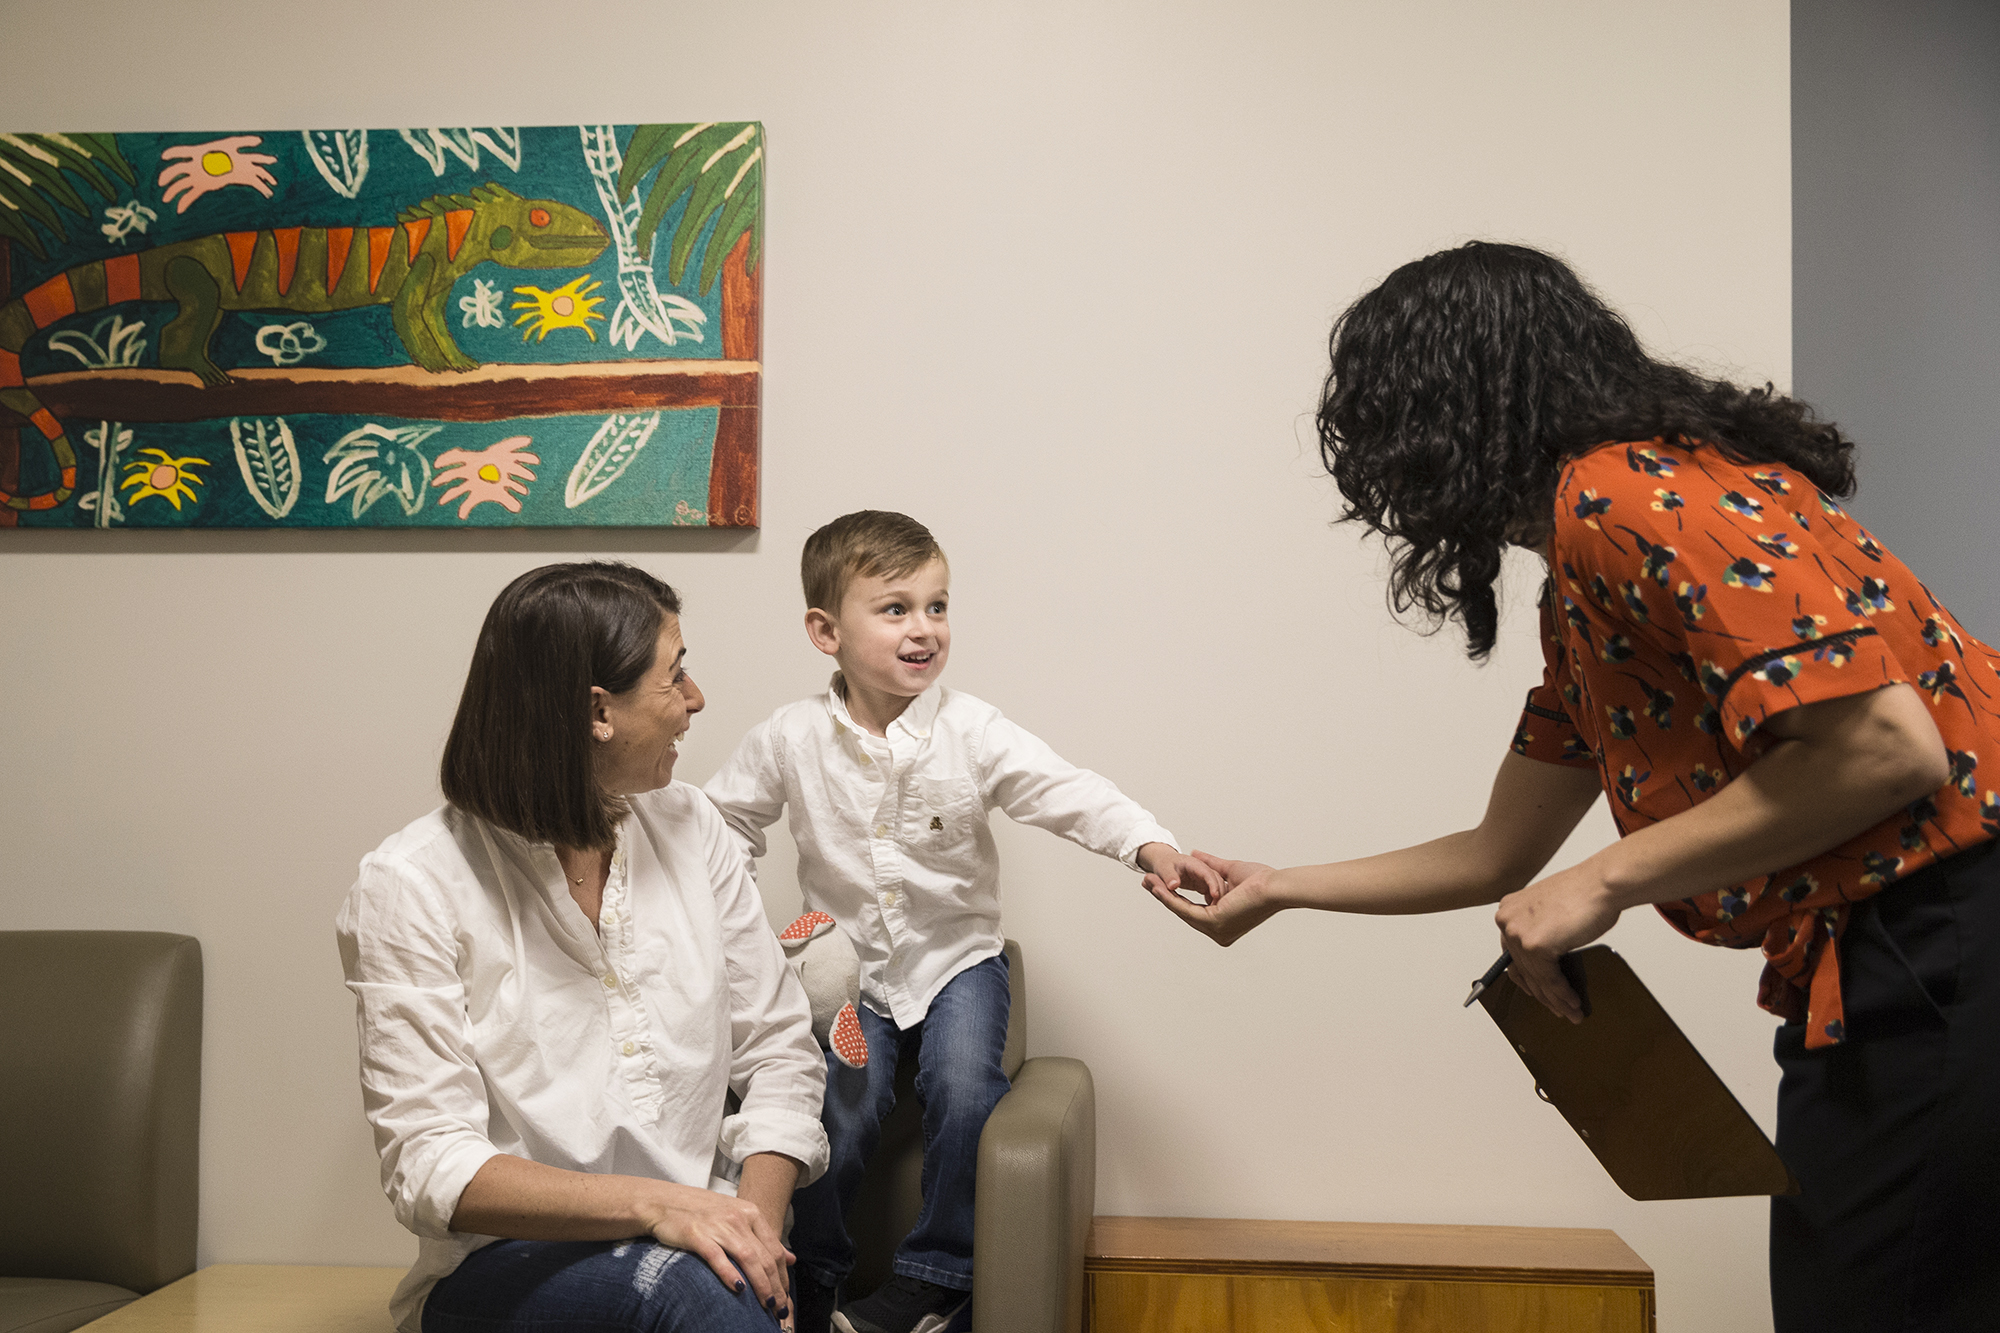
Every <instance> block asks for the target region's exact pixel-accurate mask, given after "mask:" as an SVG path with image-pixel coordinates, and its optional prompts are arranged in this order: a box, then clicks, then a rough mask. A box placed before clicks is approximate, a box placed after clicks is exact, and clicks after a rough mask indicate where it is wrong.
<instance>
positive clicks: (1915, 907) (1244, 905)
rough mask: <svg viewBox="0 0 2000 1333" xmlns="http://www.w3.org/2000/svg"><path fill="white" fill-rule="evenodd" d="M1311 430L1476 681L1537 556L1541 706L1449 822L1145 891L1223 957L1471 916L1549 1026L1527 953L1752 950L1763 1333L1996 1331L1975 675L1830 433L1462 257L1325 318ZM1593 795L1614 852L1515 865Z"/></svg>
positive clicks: (1560, 282) (1996, 1224) (1567, 283)
mask: <svg viewBox="0 0 2000 1333" xmlns="http://www.w3.org/2000/svg"><path fill="white" fill-rule="evenodd" d="M1319 423H1320V443H1321V449H1322V452H1323V455H1324V457H1325V460H1326V464H1327V468H1328V470H1329V471H1330V472H1332V474H1333V477H1334V480H1335V481H1336V482H1337V483H1338V484H1339V486H1340V490H1341V493H1342V494H1343V495H1344V496H1346V498H1347V502H1348V503H1347V510H1346V513H1345V515H1344V517H1346V518H1352V519H1359V520H1360V521H1362V522H1363V523H1365V524H1367V525H1368V527H1369V528H1370V529H1372V530H1373V531H1375V532H1377V533H1379V534H1381V535H1382V536H1383V537H1384V538H1386V539H1387V540H1388V542H1389V544H1390V551H1391V561H1392V563H1391V572H1390V583H1389V587H1390V596H1391V600H1392V602H1393V604H1394V605H1395V606H1396V607H1397V609H1399V610H1406V609H1409V608H1411V607H1418V608H1422V609H1423V610H1425V611H1428V612H1431V613H1433V614H1435V615H1439V616H1450V617H1452V618H1455V619H1457V620H1458V621H1459V622H1460V623H1461V624H1462V625H1463V626H1464V628H1465V631H1466V635H1467V640H1468V647H1469V648H1470V650H1471V654H1472V656H1473V657H1474V658H1475V659H1477V658H1483V657H1485V656H1486V654H1487V653H1488V651H1489V650H1491V649H1492V647H1493V645H1494V641H1495V633H1496V630H1497V628H1498V624H1499V603H1498V600H1497V598H1496V592H1495V590H1496V586H1497V581H1498V578H1499V574H1500V569H1501V559H1502V554H1503V552H1504V551H1505V549H1506V548H1507V547H1508V546H1509V545H1513V546H1516V547H1523V548H1526V549H1527V550H1530V551H1533V552H1535V553H1536V554H1538V555H1539V556H1540V557H1541V560H1542V562H1543V565H1544V571H1545V573H1546V575H1547V578H1546V580H1545V581H1544V584H1543V590H1542V608H1541V640H1542V652H1543V659H1544V663H1545V666H1544V672H1543V677H1542V683H1541V685H1540V686H1539V687H1538V688H1536V689H1534V690H1531V691H1530V692H1529V694H1528V699H1527V705H1526V708H1525V710H1524V711H1523V713H1522V714H1521V719H1520V725H1519V727H1518V729H1517V730H1516V732H1515V735H1514V744H1513V747H1512V753H1510V754H1507V755H1506V756H1504V757H1503V758H1502V759H1501V762H1500V768H1499V772H1498V774H1497V776H1496V777H1495V779H1494V783H1493V792H1492V796H1491V798H1490V801H1489V803H1488V805H1487V808H1486V814H1485V817H1484V818H1483V819H1482V820H1481V821H1480V823H1479V824H1478V826H1477V827H1475V828H1471V829H1467V830H1464V831H1461V832H1457V833H1451V834H1447V835H1446V836H1444V837H1441V838H1437V839H1434V840H1432V841H1430V842H1426V843H1423V844H1421V845H1419V846H1415V847H1409V848H1405V849H1403V850H1400V851H1391V852H1385V853H1382V854H1381V855H1377V856H1371V857H1365V858H1362V859H1359V860H1351V861H1341V862H1335V863H1332V864H1328V865H1318V866H1294V867H1289V868H1286V869H1273V868H1272V867H1270V866H1264V865H1259V864H1257V863H1255V862H1249V861H1217V860H1213V859H1211V862H1210V863H1211V864H1212V865H1213V866H1214V867H1215V868H1216V869H1217V870H1220V871H1221V872H1222V873H1223V875H1224V876H1225V878H1226V879H1227V881H1228V884H1229V890H1228V892H1227V893H1226V894H1225V895H1224V896H1223V897H1222V898H1221V899H1220V900H1219V901H1218V902H1216V903H1215V904H1214V905H1213V906H1198V905H1195V904H1192V903H1188V902H1184V901H1182V900H1181V899H1180V898H1179V897H1177V896H1175V895H1173V894H1171V893H1169V892H1167V891H1166V889H1165V887H1164V886H1163V885H1161V884H1160V883H1159V882H1158V880H1157V879H1149V880H1148V881H1147V884H1148V887H1150V888H1151V889H1152V890H1153V892H1154V894H1155V896H1156V897H1158V898H1159V899H1160V901H1161V902H1163V903H1165V904H1166V905H1167V906H1168V907H1169V908H1170V909H1172V910H1173V911H1174V912H1176V913H1178V914H1179V915H1180V916H1181V917H1183V918H1184V919H1186V920H1187V921H1188V922H1189V923H1190V924H1192V925H1194V926H1195V927H1196V928H1198V929H1200V930H1202V931H1204V932H1206V933H1207V934H1209V935H1210V936H1212V937H1213V938H1214V939H1216V940H1217V941H1219V942H1221V943H1223V944H1228V943H1230V942H1232V941H1234V940H1235V939H1237V938H1238V937H1240V936H1241V935H1243V934H1244V933H1245V932H1246V931H1249V930H1251V929H1252V928H1254V927H1255V926H1257V925H1258V924H1259V923H1261V922H1263V921H1265V920H1267V919H1268V918H1269V917H1271V916H1272V915H1273V914H1275V913H1276V912H1278V911H1280V910H1281V909H1284V908H1288V907H1306V908H1320V909H1324V910H1327V911H1340V912H1382V913H1393V912H1436V911H1444V910H1448V909H1451V908H1458V907H1470V906H1474V905H1478V904H1487V903H1496V902H1497V903H1498V904H1499V909H1498V913H1497V922H1498V925H1499V928H1500V935H1501V940H1502V942H1503V943H1504V945H1505V947H1506V950H1507V953H1508V955H1509V957H1510V958H1511V959H1512V960H1513V962H1512V967H1511V975H1512V976H1513V978H1514V980H1515V982H1516V983H1518V984H1519V985H1521V986H1522V987H1523V989H1525V990H1526V991H1527V992H1528V993H1529V994H1531V995H1533V996H1534V997H1535V998H1536V999H1537V1000H1539V1001H1541V1002H1542V1003H1543V1004H1545V1005H1547V1006H1548V1007H1549V1008H1550V1009H1551V1010H1552V1011H1554V1012H1555V1013H1557V1014H1560V1015H1562V1016H1564V1017H1567V1018H1569V1019H1571V1020H1573V1021H1581V1019H1582V1017H1583V1011H1582V1008H1581V1005H1580V1002H1579V999H1578V997H1577V995H1576V994H1575V992H1574V991H1572V990H1571V989H1570V986H1569V983H1568V982H1567V981H1566V980H1565V979H1564V976H1563V973H1562V971H1561V969H1560V967H1559V966H1558V961H1557V960H1558V959H1559V958H1560V957H1561V955H1562V954H1564V953H1566V952H1568V951H1569V950H1572V949H1577V948H1581V947H1582V946H1584V945H1586V944H1588V943H1590V942H1591V941H1592V940H1594V939H1596V938H1597V937H1598V936H1600V935H1602V934H1604V933H1605V932H1606V931H1607V930H1609V929H1610V928H1611V927H1612V925H1613V924H1615V923H1616V922H1617V920H1618V918H1619V915H1620V914H1621V913H1622V912H1624V911H1625V910H1626V909H1628V908H1632V907H1638V906H1641V905H1654V906H1656V907H1657V908H1658V910H1659V912H1660V914H1661V915H1662V916H1664V917H1665V918H1666V919H1667V920H1668V922H1670V923H1671V924H1672V925H1673V926H1674V927H1675V928H1676V929H1678V930H1680V931H1681V932H1682V933H1684V934H1686V935H1688V936H1690V937H1691V938H1693V939H1697V940H1702V941H1705V942H1707V943H1711V944H1720V945H1726V946H1729V947H1733V948H1752V947H1760V946H1761V948H1762V950H1763V954H1764V957H1765V959H1766V962H1767V966H1766V968H1765V973H1764V979H1763V985H1762V987H1761V989H1760V991H1759V1001H1760V1003H1762V1005H1763V1006H1764V1007H1765V1008H1766V1009H1768V1010H1770V1011H1771V1012H1773V1013H1775V1014H1777V1015H1778V1016H1780V1017H1781V1018H1783V1019H1784V1020H1785V1021H1784V1023H1783V1024H1782V1025H1781V1026H1780V1027H1779V1028H1778V1029H1777V1034H1776V1039H1775V1054H1776V1056H1777V1060H1778V1063H1779V1065H1780V1067H1781V1069H1782V1071H1783V1073H1782V1080H1781V1082H1780V1084H1779V1088H1778V1151H1779V1153H1780V1154H1781V1155H1782V1156H1783V1157H1784V1159H1785V1162H1786V1163H1787V1164H1788V1165H1789V1166H1790V1167H1791V1169H1792V1172H1793V1174H1794V1175H1795V1176H1797V1177H1798V1179H1799V1182H1800V1184H1801V1186H1802V1187H1803V1193H1801V1194H1800V1195H1798V1196H1797V1197H1795V1198H1783V1197H1781V1198H1776V1199H1773V1200H1772V1204H1771V1244H1770V1262H1771V1297H1772V1309H1773V1314H1774V1317H1775V1320H1776V1327H1777V1329H1778V1333H1806V1331H1807V1330H1810V1333H1831V1331H1833V1330H1844V1329H1854V1330H1866V1331H1867V1333H1877V1331H1878V1330H1884V1329H1896V1330H1899V1331H1900V1333H1918V1331H1919V1330H1924V1331H1926V1333H1929V1331H1935V1333H1947V1331H1949V1333H1957V1330H1960V1329H1969V1328H1991V1327H1993V1326H1994V1318H1995V1316H1994V1313H1993V1312H1994V1310H1995V1308H1996V1303H2000V1264H1996V1263H1995V1262H1994V1261H1993V1253H1994V1247H1995V1246H1996V1245H2000V1221H1996V1211H1995V1209H1994V1207H1993V1201H1994V1199H1995V1198H1996V1197H2000V1153H1995V1152H1994V1151H1993V1148H1992V1141H1993V1130H1992V1128H1991V1126H1992V1125H1993V1124H1994V1123H1995V1121H1996V1119H2000V1055H1996V1052H2000V969H1996V967H1995V963H1996V962H2000V855H1995V854H1994V845H1995V839H1996V837H2000V794H1996V786H1995V783H1994V769H1995V763H1994V756H1995V755H1996V754H2000V683H1996V679H1995V674H1994V673H1995V669H1996V667H2000V655H1996V654H1995V653H1994V651H1993V649H1991V648H1989V647H1987V646H1986V645H1985V644H1983V643H1981V642H1980V641H1979V640H1978V639H1976V638H1974V637H1973V636H1972V635H1971V634H1970V633H1968V632H1967V631H1966V629H1965V627H1964V626H1963V625H1961V624H1960V623H1959V622H1958V620H1957V619H1956V618H1955V617H1953V615H1952V614H1951V612H1950V611H1949V610H1947V609H1946V608H1945V607H1944V605H1943V604H1942V603H1940V602H1939V601H1938V600H1937V599H1936V598H1935V597H1933V596H1932V594H1931V591H1930V589H1929V588H1927V587H1925V586H1924V584H1923V583H1922V582H1920V581H1919V580H1918V579H1917V577H1916V575H1915V574H1914V573H1912V572H1911V571H1910V569H1909V568H1908V567H1907V566H1905V565H1904V564H1903V563H1902V562H1901V561H1900V560H1898V559H1897V558H1896V557H1895V556H1894V555H1893V554H1891V553H1890V552H1889V551H1888V550H1887V549H1886V548H1885V547H1884V546H1883V545H1882V544H1881V543H1880V542H1878V541H1877V540H1876V539H1875V538H1874V537H1873V536H1872V535H1870V533H1869V532H1868V531H1867V530H1866V529H1865V528H1863V527H1862V526H1861V525H1860V524H1859V523H1858V522H1856V520H1855V519H1854V517H1853V516H1852V515H1850V514H1849V513H1848V512H1847V511H1846V510H1845V509H1843V508H1842V507H1841V506H1840V505H1839V504H1838V503H1836V497H1840V496H1844V495H1846V494H1848V493H1849V492H1851V491H1852V490H1853V489H1854V460H1853V446H1852V444H1851V443H1850V442H1849V441H1848V439H1847V438H1846V437H1845V436H1844V435H1842V434H1841V433H1840V431H1839V430H1838V429H1837V428H1836V427H1834V426H1833V425H1832V424H1831V423H1829V422H1825V421H1821V420H1818V419H1817V418H1815V417H1814V416H1813V415H1812V414H1811V412H1810V410H1809V409H1808V408H1807V407H1806V406H1805V405H1804V404H1803V403H1799V402H1796V401H1793V400H1791V399H1788V398H1785V397H1783V396H1781V395H1778V394H1776V393H1774V392H1772V391H1770V390H1769V389H1768V388H1767V389H1763V390H1756V389H1752V390H1744V389H1741V388H1739V387H1737V386H1735V385H1733V384H1729V383H1727V382H1725V381H1721V380H1713V379H1709V378H1707V377H1705V376H1702V375H1699V374H1696V373H1695V372H1693V371H1690V370H1688V369H1686V368H1684V367H1680V366H1676V365H1673V364H1671V363H1668V362H1662V361H1658V360H1655V359H1654V358H1652V357H1651V356H1649V355H1648V354H1647V353H1646V352H1645V351H1644V349H1643V348H1642V347H1641V346H1640V344H1639V341H1638V339H1637V338H1636V337H1634V336H1633V334H1632V330H1631V329H1630V328H1629V327H1628V326H1627V325H1626V323H1625V321H1624V320H1623V319H1621V318H1620V317H1619V316H1618V314H1617V313H1616V312H1615V311H1613V310H1612V309H1610V307H1608V306H1606V305H1605V304H1604V302H1603V301H1602V300H1600V299H1599V298H1598V296H1597V295H1596V294H1595V293H1594V292H1592V291H1590V290H1589V289H1588V288H1587V287H1585V286H1584V285H1583V283H1582V282H1581V280H1579V279H1578V277H1577V276H1576V274H1575V273H1573V272H1571V271H1570V269H1569V268H1568V266H1566V265H1564V264H1563V263H1562V262H1561V261H1559V260H1557V259H1555V258H1553V257H1551V256H1549V255H1546V254H1542V253H1540V252H1538V251H1535V250H1529V249H1525V248H1522V247H1520V246H1512V245H1494V244H1488V243H1482V242H1473V243H1472V244H1469V245H1465V246H1461V247H1459V248H1457V249H1455V250H1446V251H1443V252H1441V253H1438V254H1434V255H1431V256H1429V257H1427V258H1424V259H1420V260H1417V261H1415V262H1413V263H1410V264H1406V265H1404V266H1403V267H1401V268H1399V269H1397V270H1396V271H1395V272H1394V273H1392V274H1390V275H1389V277H1388V278H1387V279H1386V280H1385V281H1384V282H1383V283H1382V284H1381V285H1380V286H1379V287H1377V288H1376V289H1375V290H1374V291H1372V292H1369V293H1368V294H1367V295H1365V296H1363V297H1362V298H1361V299H1360V300H1358V301H1356V302H1355V303H1354V305H1353V306H1351V307H1350V308H1349V309H1348V311H1347V312H1346V313H1345V314H1343V315H1342V316H1341V317H1340V319H1339V321H1338V322H1337V323H1336V324H1335V326H1334V333H1333V340H1332V367H1331V371H1330V373H1329V375H1328V378H1327V384H1326V393H1325V396H1324V399H1323V401H1322V403H1321V407H1320V414H1319ZM1883 465H1884V466H1890V467H1893V466H1896V463H1895V462H1894V461H1893V456H1890V457H1889V458H1888V459H1886V460H1885V462H1884V464H1883ZM1982 756H1983V757H1984V764H1985V766H1984V767H1983V768H1982V767H1981V762H1982ZM1600 797H1608V799H1609V804H1610V808H1611V814H1612V817H1613V819H1614V820H1615V821H1616V822H1617V825H1618V831H1619V833H1620V835H1621V836H1620V838H1619V840H1618V841H1617V842H1615V843H1613V844H1612V845H1611V846H1609V847H1606V848H1604V849H1603V850H1602V851H1599V852H1597V853H1596V854H1595V855H1593V856H1590V857H1588V858H1586V859H1585V860H1584V861H1582V862H1581V863H1579V864H1577V865H1573V866H1570V867H1568V868H1566V869H1563V870H1560V871H1557V872H1556V873H1554V874H1549V875H1543V873H1542V872H1543V868H1544V866H1545V865H1546V863H1547V862H1548V861H1549V859H1550V858H1551V857H1553V856H1554V855H1555V854H1556V851H1557V849H1558V848H1560V847H1561V846H1562V844H1563V841H1564V839H1566V838H1567V837H1568V836H1569V834H1570V831H1571V830H1572V829H1574V828H1575V827H1576V825H1577V822H1578V821H1579V820H1580V819H1582V817H1583V815H1584V813H1585V811H1587V810H1588V809H1589V808H1590V806H1591V805H1592V804H1593V803H1594V802H1596V801H1597V800H1598V799H1600Z"/></svg>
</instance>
